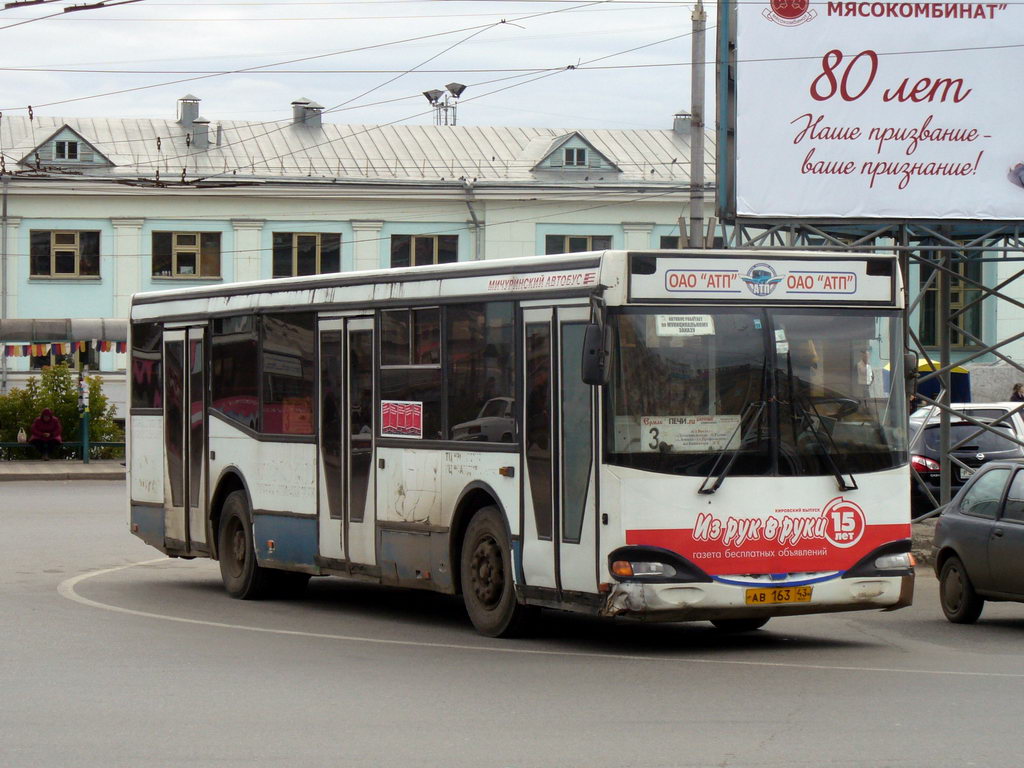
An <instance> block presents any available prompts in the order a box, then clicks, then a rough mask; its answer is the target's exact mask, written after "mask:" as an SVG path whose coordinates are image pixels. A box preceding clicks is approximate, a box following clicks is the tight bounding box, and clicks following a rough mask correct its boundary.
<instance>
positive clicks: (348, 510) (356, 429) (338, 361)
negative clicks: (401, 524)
mask: <svg viewBox="0 0 1024 768" xmlns="http://www.w3.org/2000/svg"><path fill="white" fill-rule="evenodd" d="M319 330H320V456H319V462H318V463H319V471H318V475H319V481H318V482H319V505H318V509H319V523H318V525H319V528H320V556H321V557H322V558H325V559H327V560H339V561H347V562H350V563H354V564H361V565H373V564H375V562H376V547H375V538H374V537H375V533H376V503H375V492H374V491H375V488H374V484H373V482H372V481H373V432H374V423H373V318H369V317H349V318H336V319H330V320H321V321H320V328H319Z"/></svg>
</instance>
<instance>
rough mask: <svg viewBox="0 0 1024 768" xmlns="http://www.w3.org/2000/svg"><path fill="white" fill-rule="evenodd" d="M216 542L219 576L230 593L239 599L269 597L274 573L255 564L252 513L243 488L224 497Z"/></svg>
mask: <svg viewBox="0 0 1024 768" xmlns="http://www.w3.org/2000/svg"><path fill="white" fill-rule="evenodd" d="M217 543H218V547H217V549H218V558H219V559H220V577H221V580H222V581H223V582H224V589H225V590H226V591H227V593H228V594H229V595H231V597H234V598H237V599H238V600H260V599H262V598H264V597H266V596H267V595H268V594H269V593H270V589H271V586H272V581H273V579H272V574H271V573H270V572H269V570H268V569H266V568H262V567H260V566H259V565H258V564H257V563H256V549H255V547H254V545H253V535H252V513H251V512H250V511H249V502H248V500H247V499H246V497H245V492H244V491H234V492H233V493H231V494H230V495H229V496H228V497H227V499H225V500H224V509H223V510H222V511H221V516H220V534H219V536H218V538H217Z"/></svg>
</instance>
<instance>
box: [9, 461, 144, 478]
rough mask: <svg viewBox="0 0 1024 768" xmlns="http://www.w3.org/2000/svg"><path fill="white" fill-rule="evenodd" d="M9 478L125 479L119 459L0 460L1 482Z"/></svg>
mask: <svg viewBox="0 0 1024 768" xmlns="http://www.w3.org/2000/svg"><path fill="white" fill-rule="evenodd" d="M7 480H124V465H123V464H122V463H121V462H120V461H118V460H109V459H94V460H92V461H90V462H89V463H88V464H83V463H82V462H81V461H80V460H78V461H0V482H4V481H7Z"/></svg>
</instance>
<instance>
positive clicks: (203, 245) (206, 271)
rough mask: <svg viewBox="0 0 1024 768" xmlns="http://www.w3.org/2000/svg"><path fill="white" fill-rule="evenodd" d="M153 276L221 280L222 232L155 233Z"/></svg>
mask: <svg viewBox="0 0 1024 768" xmlns="http://www.w3.org/2000/svg"><path fill="white" fill-rule="evenodd" d="M153 277H220V232H154V233H153Z"/></svg>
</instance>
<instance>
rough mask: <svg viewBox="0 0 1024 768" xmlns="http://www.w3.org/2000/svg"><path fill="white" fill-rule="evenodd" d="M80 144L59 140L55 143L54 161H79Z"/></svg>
mask: <svg viewBox="0 0 1024 768" xmlns="http://www.w3.org/2000/svg"><path fill="white" fill-rule="evenodd" d="M79 157H80V154H79V151H78V142H77V141H74V140H71V139H58V140H56V141H54V142H53V158H54V160H78V159H79Z"/></svg>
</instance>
